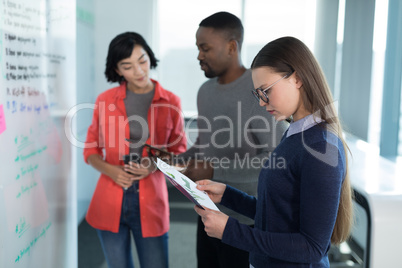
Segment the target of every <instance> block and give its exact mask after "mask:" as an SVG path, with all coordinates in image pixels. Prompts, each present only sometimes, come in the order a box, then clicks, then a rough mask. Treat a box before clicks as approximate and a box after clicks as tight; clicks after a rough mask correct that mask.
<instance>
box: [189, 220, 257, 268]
mask: <svg viewBox="0 0 402 268" xmlns="http://www.w3.org/2000/svg"><path fill="white" fill-rule="evenodd" d="M197 263H198V268H215V267H216V268H237V267H238V268H243V267H244V268H249V267H250V264H249V254H248V252H247V251H244V250H240V249H238V248H235V247H232V246H229V245H227V244H225V243H222V242H221V240H219V239H216V238H212V237H209V236H208V235H207V233H206V232H205V231H204V224H203V223H202V221H201V217H198V226H197Z"/></svg>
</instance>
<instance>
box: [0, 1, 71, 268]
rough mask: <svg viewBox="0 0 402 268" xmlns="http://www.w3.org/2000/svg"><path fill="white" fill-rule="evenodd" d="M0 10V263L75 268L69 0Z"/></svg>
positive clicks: (9, 4)
mask: <svg viewBox="0 0 402 268" xmlns="http://www.w3.org/2000/svg"><path fill="white" fill-rule="evenodd" d="M0 14H1V21H0V72H1V73H0V267H7V268H9V267H75V266H77V253H76V248H77V246H76V245H77V238H76V236H77V231H76V205H75V200H76V181H75V179H74V178H75V177H76V176H75V175H76V174H74V172H75V164H74V163H75V159H74V157H75V148H74V147H73V146H71V144H70V143H69V141H68V140H67V139H66V138H65V134H64V120H65V118H64V115H65V114H66V111H67V110H68V109H70V108H71V107H72V106H73V105H74V103H75V95H76V93H75V25H76V24H75V21H76V17H75V1H63V0H2V1H1V2H0Z"/></svg>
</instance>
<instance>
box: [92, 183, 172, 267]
mask: <svg viewBox="0 0 402 268" xmlns="http://www.w3.org/2000/svg"><path fill="white" fill-rule="evenodd" d="M137 189H138V183H137V184H133V186H131V187H130V188H128V189H127V190H124V194H123V204H122V208H121V217H120V227H119V232H118V233H113V232H109V231H102V230H97V233H98V236H99V239H100V242H101V245H102V249H103V253H104V254H105V258H106V262H107V264H108V266H109V268H133V267H134V263H133V258H132V255H131V241H130V239H131V235H130V231H131V233H132V234H133V236H134V242H135V246H136V248H137V253H138V259H139V260H140V265H141V267H144V268H167V267H168V266H169V259H168V233H165V234H164V235H162V236H158V237H147V238H144V237H142V232H141V221H140V204H139V198H138V196H139V194H138V191H137Z"/></svg>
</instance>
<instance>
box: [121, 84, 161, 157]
mask: <svg viewBox="0 0 402 268" xmlns="http://www.w3.org/2000/svg"><path fill="white" fill-rule="evenodd" d="M154 93H155V90H151V91H150V92H147V93H145V94H137V93H134V92H132V91H130V90H126V98H125V99H124V105H125V106H126V112H127V118H128V122H129V126H130V139H131V140H133V141H134V142H133V143H130V154H131V155H133V154H137V155H139V156H140V157H141V153H142V152H141V148H142V146H143V145H144V143H145V142H146V141H147V139H148V137H149V129H148V109H149V107H150V105H151V103H152V99H153V97H154Z"/></svg>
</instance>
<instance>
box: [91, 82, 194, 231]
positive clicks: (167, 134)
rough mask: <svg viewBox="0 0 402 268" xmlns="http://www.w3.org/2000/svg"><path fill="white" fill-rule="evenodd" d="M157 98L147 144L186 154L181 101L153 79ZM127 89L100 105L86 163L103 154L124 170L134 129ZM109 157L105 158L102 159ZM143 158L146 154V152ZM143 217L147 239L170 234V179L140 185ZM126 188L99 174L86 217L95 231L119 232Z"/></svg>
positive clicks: (155, 176)
mask: <svg viewBox="0 0 402 268" xmlns="http://www.w3.org/2000/svg"><path fill="white" fill-rule="evenodd" d="M152 82H153V83H154V84H155V94H154V97H153V99H152V103H151V106H150V108H149V110H148V128H149V138H148V140H147V142H146V143H147V144H150V145H153V146H157V147H166V148H167V149H168V151H170V152H173V153H175V154H178V153H182V152H184V151H185V150H186V144H187V143H186V136H185V133H184V127H183V124H184V120H183V116H182V112H181V104H180V99H179V97H177V96H176V95H174V94H173V93H172V92H170V91H167V90H165V89H163V88H162V86H161V85H160V84H159V83H158V82H157V81H155V80H152ZM125 97H126V84H125V83H123V84H121V85H120V86H118V87H115V88H112V89H109V90H107V91H105V92H103V93H102V94H100V95H99V96H98V98H97V100H96V104H95V108H94V113H93V118H92V123H91V125H90V126H89V128H88V133H87V139H86V142H85V148H84V159H85V162H86V163H88V157H89V156H90V155H92V154H99V155H101V156H102V157H104V159H105V161H106V162H108V163H110V164H113V165H124V162H123V160H122V159H123V155H126V154H129V146H128V142H127V141H126V140H125V139H126V138H129V137H130V129H129V124H128V121H127V113H126V107H125V105H124V98H125ZM104 155H105V156H104ZM143 155H146V153H145V150H144V152H143ZM139 188H140V191H139V201H140V214H141V215H140V217H141V227H142V235H143V237H155V236H160V235H162V234H164V233H166V232H167V231H168V230H169V203H168V192H167V186H166V180H165V178H164V176H163V174H162V173H161V172H160V171H156V172H154V173H151V174H150V175H149V176H148V177H146V178H144V179H142V180H140V181H139ZM122 201H123V188H122V187H121V186H119V185H117V184H116V183H115V182H114V181H113V180H112V179H111V178H110V177H108V176H106V175H105V174H101V175H100V177H99V180H98V183H97V185H96V189H95V192H94V194H93V196H92V200H91V203H90V205H89V208H88V212H87V215H86V220H87V222H88V223H89V224H90V225H91V226H92V227H94V228H97V229H100V230H107V231H111V232H118V231H119V224H120V213H121V206H122Z"/></svg>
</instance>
